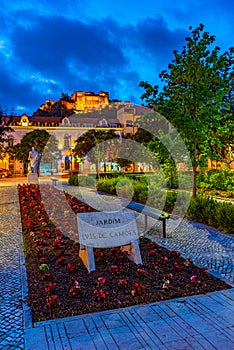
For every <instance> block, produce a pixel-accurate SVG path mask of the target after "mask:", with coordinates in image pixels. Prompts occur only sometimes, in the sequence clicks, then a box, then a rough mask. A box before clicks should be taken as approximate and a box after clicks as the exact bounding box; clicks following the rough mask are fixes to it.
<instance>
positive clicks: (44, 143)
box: [14, 130, 60, 165]
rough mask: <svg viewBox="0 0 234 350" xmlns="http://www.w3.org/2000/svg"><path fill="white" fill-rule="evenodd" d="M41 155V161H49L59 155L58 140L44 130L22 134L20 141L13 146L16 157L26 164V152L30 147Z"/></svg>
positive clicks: (27, 152)
mask: <svg viewBox="0 0 234 350" xmlns="http://www.w3.org/2000/svg"><path fill="white" fill-rule="evenodd" d="M33 146H34V147H36V148H37V151H38V152H39V153H40V154H41V156H42V155H43V161H44V162H49V163H51V162H52V160H54V159H58V158H59V157H60V152H59V150H58V141H57V140H56V139H55V137H54V136H53V135H50V134H49V133H48V132H47V131H46V130H34V131H32V132H29V133H27V134H25V135H24V136H23V138H22V139H21V142H20V143H18V144H17V145H15V146H14V151H15V155H16V158H17V159H19V160H22V161H23V163H24V164H25V165H26V164H27V163H28V154H29V151H30V150H31V149H32V147H33Z"/></svg>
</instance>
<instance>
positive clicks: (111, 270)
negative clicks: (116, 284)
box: [110, 265, 119, 275]
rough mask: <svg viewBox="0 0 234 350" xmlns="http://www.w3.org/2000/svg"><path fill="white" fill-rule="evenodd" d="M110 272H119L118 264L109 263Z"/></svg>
mask: <svg viewBox="0 0 234 350" xmlns="http://www.w3.org/2000/svg"><path fill="white" fill-rule="evenodd" d="M110 272H112V273H113V274H115V275H117V273H118V272H119V266H117V265H111V267H110Z"/></svg>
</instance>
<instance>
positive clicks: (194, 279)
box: [190, 275, 197, 283]
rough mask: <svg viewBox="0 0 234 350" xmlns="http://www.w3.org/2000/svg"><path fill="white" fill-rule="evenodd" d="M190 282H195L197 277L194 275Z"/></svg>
mask: <svg viewBox="0 0 234 350" xmlns="http://www.w3.org/2000/svg"><path fill="white" fill-rule="evenodd" d="M190 280H191V282H192V283H194V282H196V280H197V276H195V275H193V276H191V277H190Z"/></svg>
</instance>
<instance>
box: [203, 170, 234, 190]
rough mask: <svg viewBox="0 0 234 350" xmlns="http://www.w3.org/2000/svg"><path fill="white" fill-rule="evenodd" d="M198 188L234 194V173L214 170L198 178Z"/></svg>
mask: <svg viewBox="0 0 234 350" xmlns="http://www.w3.org/2000/svg"><path fill="white" fill-rule="evenodd" d="M197 186H198V187H199V188H202V189H204V190H220V191H229V192H233V193H234V171H233V170H229V169H222V170H217V169H212V170H209V171H207V173H206V174H202V173H201V172H200V173H199V175H198V176H197Z"/></svg>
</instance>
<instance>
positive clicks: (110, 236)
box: [78, 209, 139, 248]
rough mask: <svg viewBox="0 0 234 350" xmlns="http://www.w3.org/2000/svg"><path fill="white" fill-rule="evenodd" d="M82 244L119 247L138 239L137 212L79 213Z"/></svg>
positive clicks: (125, 210)
mask: <svg viewBox="0 0 234 350" xmlns="http://www.w3.org/2000/svg"><path fill="white" fill-rule="evenodd" d="M78 229H79V239H80V244H81V245H85V246H90V247H96V248H105V247H114V246H116V247H118V246H122V245H126V244H129V243H130V242H131V241H134V240H136V239H138V237H139V235H138V229H137V225H136V220H135V213H134V212H132V211H131V210H128V209H124V210H121V211H116V212H93V213H79V214H78Z"/></svg>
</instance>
